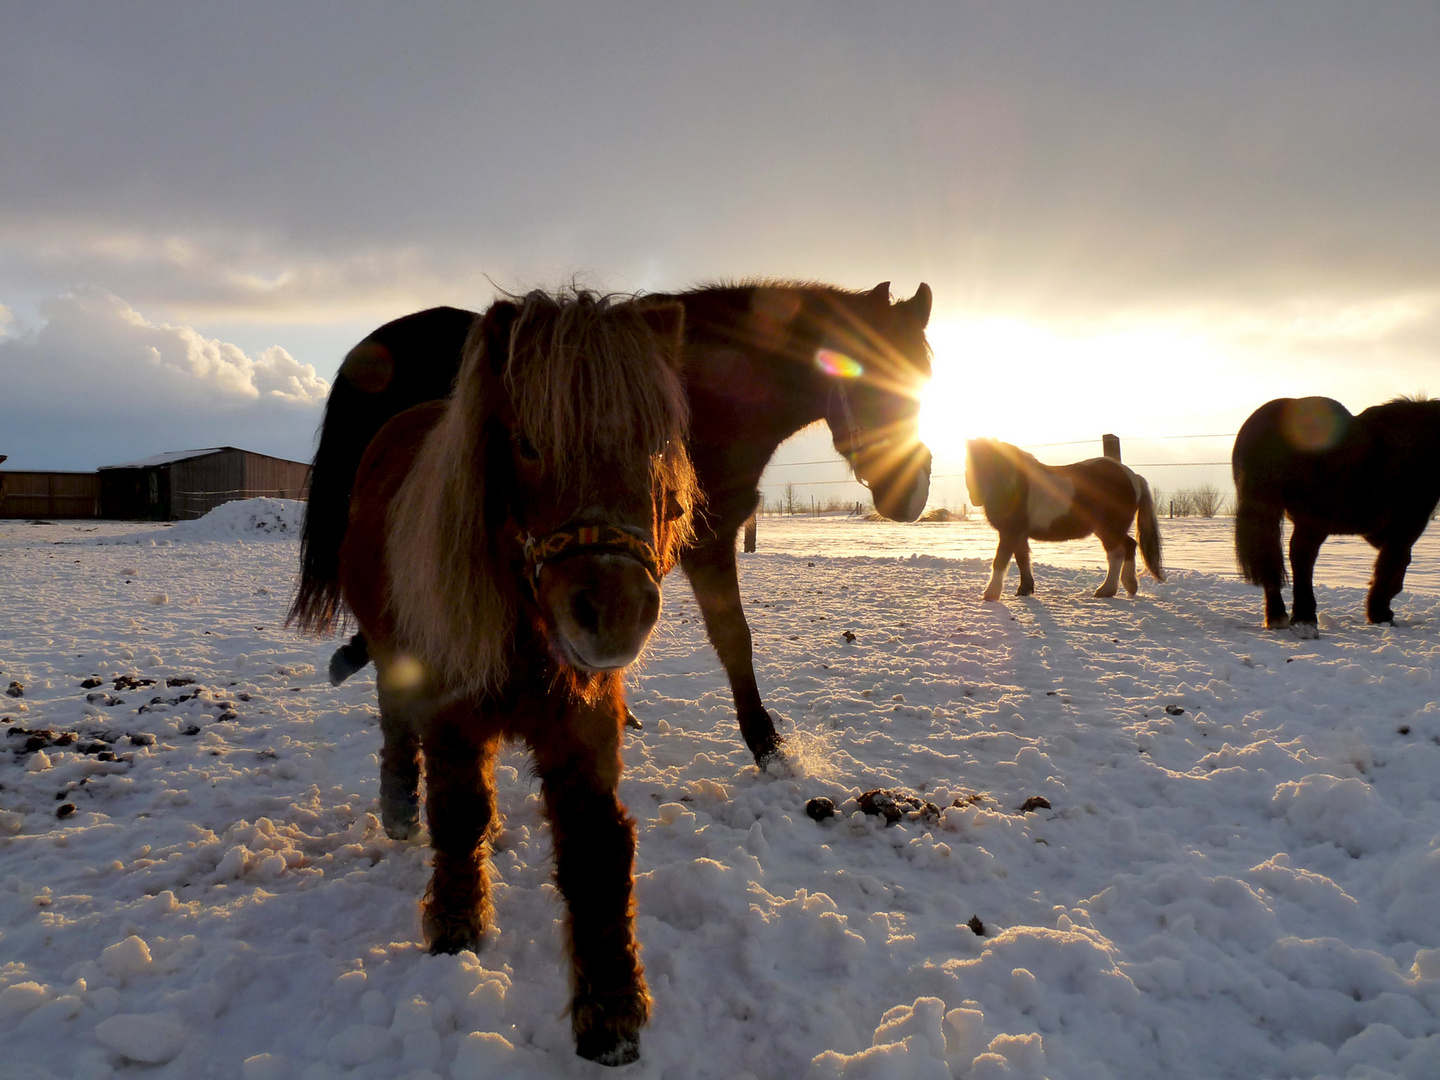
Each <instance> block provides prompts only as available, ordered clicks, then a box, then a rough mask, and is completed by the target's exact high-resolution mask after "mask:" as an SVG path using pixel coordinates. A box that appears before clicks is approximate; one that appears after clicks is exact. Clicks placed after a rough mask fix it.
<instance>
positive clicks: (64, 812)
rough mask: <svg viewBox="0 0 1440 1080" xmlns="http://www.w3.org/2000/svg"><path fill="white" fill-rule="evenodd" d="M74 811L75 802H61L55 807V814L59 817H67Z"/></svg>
mask: <svg viewBox="0 0 1440 1080" xmlns="http://www.w3.org/2000/svg"><path fill="white" fill-rule="evenodd" d="M73 813H75V804H74V803H73V802H67V803H61V804H60V805H59V806H57V807H56V808H55V816H56V817H58V818H67V817H69V816H70V815H71V814H73Z"/></svg>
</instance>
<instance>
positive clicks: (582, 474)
mask: <svg viewBox="0 0 1440 1080" xmlns="http://www.w3.org/2000/svg"><path fill="white" fill-rule="evenodd" d="M682 319H683V312H682V310H681V308H680V306H679V305H678V304H662V305H651V304H637V303H635V302H633V301H632V302H613V301H611V300H609V299H607V298H600V297H595V296H593V295H591V294H588V293H576V294H573V295H565V296H561V297H559V298H555V297H551V296H547V295H545V294H542V293H531V294H530V295H529V296H527V297H524V298H523V299H521V300H518V302H511V301H509V300H502V301H500V302H499V303H496V304H495V305H494V306H492V307H491V308H490V309H489V311H487V312H486V314H485V316H484V317H483V318H482V319H479V320H476V321H475V323H474V325H473V327H472V330H471V332H470V333H469V335H468V338H467V339H466V341H465V342H464V343H462V357H463V358H462V361H461V366H460V370H459V374H458V378H457V379H456V382H455V388H454V393H453V394H452V395H451V396H450V397H448V398H447V399H445V400H441V401H432V402H427V403H424V404H421V405H418V406H415V407H413V408H410V409H406V410H404V411H402V412H400V413H399V414H398V415H396V416H395V417H393V418H392V419H391V420H390V421H389V422H388V423H386V424H385V425H383V426H382V428H381V429H380V430H379V431H378V433H376V435H375V437H374V438H373V439H371V440H370V441H369V445H368V446H367V447H366V449H365V452H364V454H363V457H362V459H361V460H360V462H359V463H358V468H357V469H356V472H355V475H354V476H353V478H352V479H353V488H352V486H351V485H348V484H347V490H346V493H345V494H346V496H347V499H348V502H349V529H348V531H347V532H346V534H345V536H344V539H343V543H342V546H341V548H340V550H339V552H338V567H337V571H338V572H337V580H338V585H339V588H340V594H341V596H342V598H343V600H344V602H345V604H346V605H347V606H348V608H349V610H350V611H351V613H352V614H353V615H354V617H355V619H356V621H357V622H358V623H359V625H360V629H361V631H362V632H363V633H364V635H365V639H366V641H367V643H368V648H369V650H370V655H371V656H372V658H373V659H374V661H375V668H376V686H377V689H378V691H379V697H380V723H381V730H382V733H383V736H384V747H383V750H382V752H381V762H382V772H383V774H384V775H383V777H382V792H381V800H380V803H381V813H382V816H383V818H384V821H385V828H386V831H387V832H389V833H390V834H391V835H392V836H405V835H409V833H410V832H411V831H412V830H413V829H414V827H415V825H416V823H417V822H416V805H415V801H414V799H415V795H414V793H415V790H416V787H417V784H418V779H419V776H418V774H419V768H420V764H421V761H422V759H423V764H424V769H425V779H426V805H425V816H426V820H427V821H428V823H429V826H430V843H431V847H432V848H433V851H434V872H433V875H432V877H431V881H430V886H429V888H428V890H427V892H426V895H425V900H424V904H423V908H422V914H423V918H422V922H423V926H424V931H425V937H426V939H427V940H428V942H429V946H430V951H431V952H435V953H453V952H458V951H459V950H461V949H478V947H479V945H480V942H481V939H482V937H483V935H484V933H485V930H486V927H487V925H488V924H489V923H490V922H491V919H492V916H493V912H492V909H491V904H490V898H489V881H488V866H487V862H488V860H487V853H486V845H487V842H488V840H489V839H490V836H491V834H492V833H493V832H495V831H498V829H499V820H498V812H497V810H496V805H495V784H494V770H495V756H496V753H497V751H498V749H499V746H500V743H501V742H502V740H504V739H507V738H511V739H523V740H524V741H525V742H526V743H527V744H528V746H529V747H530V750H531V751H532V753H533V755H534V762H535V771H536V773H537V774H538V776H539V778H540V781H541V786H542V791H543V794H544V800H545V811H546V815H547V817H548V818H549V820H550V824H551V836H552V843H553V845H554V852H555V878H556V883H557V884H558V885H559V888H560V892H561V894H562V895H563V897H564V899H565V903H566V905H567V908H568V921H567V934H566V938H567V941H568V944H569V950H570V958H571V986H572V992H573V998H572V1001H571V1007H570V1012H571V1020H572V1025H573V1028H574V1034H575V1044H576V1051H577V1053H579V1054H581V1055H582V1056H584V1057H587V1058H591V1059H593V1060H596V1061H599V1062H601V1063H602V1064H606V1065H620V1064H624V1063H626V1062H629V1061H633V1060H634V1059H635V1058H636V1057H637V1056H638V1054H639V1038H640V1035H639V1032H640V1027H641V1026H642V1025H643V1024H644V1022H645V1020H646V1018H647V1017H648V1015H649V1008H650V996H649V992H648V990H647V989H646V985H645V979H644V972H643V968H642V966H641V964H640V956H639V951H640V947H639V943H638V942H637V941H636V938H635V930H634V918H635V904H634V877H633V870H634V858H635V823H634V821H633V820H632V819H631V818H630V817H629V816H628V815H627V814H626V811H625V807H624V806H623V805H622V804H621V803H620V800H619V797H618V794H617V789H618V785H619V782H620V771H621V759H620V744H621V736H622V731H623V726H624V718H625V701H624V693H623V685H622V676H621V672H622V670H623V669H624V668H625V666H626V665H628V664H629V663H630V662H631V661H632V660H634V659H635V657H636V656H637V655H638V654H639V652H640V650H641V648H642V647H643V646H644V644H645V641H646V639H647V638H648V636H649V634H650V631H651V629H652V628H653V626H654V625H655V620H656V618H657V616H658V614H659V610H660V581H661V578H662V577H663V576H664V574H665V573H666V571H667V570H669V569H670V567H671V566H672V565H674V562H675V560H676V559H677V558H678V556H679V551H680V545H681V544H682V543H683V542H684V539H685V536H686V535H687V531H688V529H689V516H690V508H691V506H692V505H693V503H694V499H695V495H696V493H695V488H694V475H693V472H692V471H691V468H690V464H689V461H688V459H687V457H686V454H685V420H686V415H687V407H686V403H685V398H684V390H683V387H682V385H681V381H680V373H679V364H680V340H681V339H680V332H681V324H682ZM328 422H329V421H327V423H328ZM335 479H336V477H335V475H334V474H333V473H332V474H328V475H326V474H322V475H320V476H317V477H316V478H315V480H314V481H313V482H312V483H313V484H314V485H315V486H313V487H312V492H313V493H314V494H317V495H319V496H320V497H321V499H322V500H328V499H333V498H334V497H335V495H336V492H335V491H334V490H333V489H331V488H330V487H329V486H328V485H329V484H330V483H331V482H333V481H334V480H335ZM322 505H323V502H322Z"/></svg>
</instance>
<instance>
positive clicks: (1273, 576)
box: [1235, 470, 1289, 587]
mask: <svg viewBox="0 0 1440 1080" xmlns="http://www.w3.org/2000/svg"><path fill="white" fill-rule="evenodd" d="M1237 472H1238V470H1237ZM1283 517H1284V511H1283V510H1282V509H1281V508H1280V505H1279V504H1278V503H1276V502H1274V501H1273V500H1270V499H1266V498H1264V497H1263V496H1261V495H1259V494H1257V493H1256V492H1254V491H1252V490H1250V487H1249V485H1247V484H1245V483H1244V482H1243V479H1242V481H1241V482H1240V483H1237V484H1236V485H1235V561H1236V562H1238V563H1239V564H1240V576H1241V577H1243V578H1244V579H1245V580H1246V581H1248V582H1249V583H1250V584H1251V585H1263V586H1267V587H1279V586H1282V585H1285V584H1286V583H1287V582H1288V581H1289V575H1288V574H1287V573H1286V572H1285V552H1284V548H1283V546H1282V544H1281V538H1280V522H1281V519H1282V518H1283Z"/></svg>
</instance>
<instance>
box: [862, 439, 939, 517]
mask: <svg viewBox="0 0 1440 1080" xmlns="http://www.w3.org/2000/svg"><path fill="white" fill-rule="evenodd" d="M930 460H931V459H930V451H929V450H928V449H927V448H926V447H924V446H918V447H916V449H915V450H914V451H912V452H911V453H910V454H909V455H908V456H907V457H906V458H905V460H904V461H902V462H900V463H899V464H898V465H896V466H895V467H894V468H892V469H890V470H888V471H887V472H886V473H885V474H884V475H883V476H881V477H877V478H870V477H862V479H867V480H869V483H870V494H871V496H872V497H873V498H874V500H875V509H876V510H878V511H880V513H881V514H883V515H884V516H885V517H887V518H889V519H890V520H891V521H914V520H915V519H916V518H918V517H919V516H920V515H921V514H922V513H923V512H924V510H925V503H926V501H927V500H928V499H929V498H930Z"/></svg>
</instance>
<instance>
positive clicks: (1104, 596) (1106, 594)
mask: <svg viewBox="0 0 1440 1080" xmlns="http://www.w3.org/2000/svg"><path fill="white" fill-rule="evenodd" d="M1095 595H1096V596H1097V597H1098V598H1100V599H1101V600H1108V599H1109V598H1110V597H1112V596H1114V595H1115V590H1114V589H1107V588H1106V587H1105V586H1104V585H1101V586H1100V588H1098V589H1096V590H1095Z"/></svg>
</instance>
